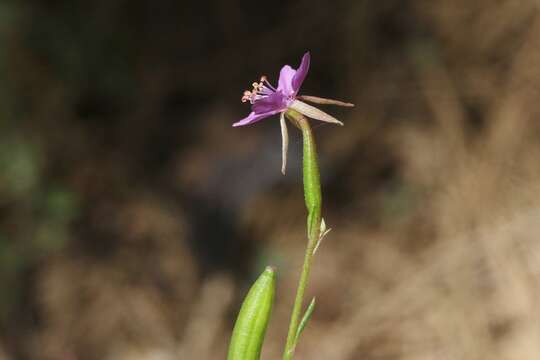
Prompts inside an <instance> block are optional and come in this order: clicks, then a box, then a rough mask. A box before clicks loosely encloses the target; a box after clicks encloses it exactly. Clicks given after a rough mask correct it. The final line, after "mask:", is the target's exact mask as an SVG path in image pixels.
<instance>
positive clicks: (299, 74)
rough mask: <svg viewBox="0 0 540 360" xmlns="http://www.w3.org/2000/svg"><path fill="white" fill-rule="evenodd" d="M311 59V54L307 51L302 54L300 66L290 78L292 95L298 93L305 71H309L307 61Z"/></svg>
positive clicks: (305, 74)
mask: <svg viewBox="0 0 540 360" xmlns="http://www.w3.org/2000/svg"><path fill="white" fill-rule="evenodd" d="M310 61H311V55H310V54H309V51H308V52H307V53H305V54H304V56H303V57H302V62H301V63H300V67H299V68H298V70H296V73H295V74H294V76H293V78H292V89H293V91H294V95H296V94H298V90H300V87H301V86H302V83H303V82H304V80H305V78H306V76H307V73H308V71H309V63H310Z"/></svg>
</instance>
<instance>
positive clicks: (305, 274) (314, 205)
mask: <svg viewBox="0 0 540 360" xmlns="http://www.w3.org/2000/svg"><path fill="white" fill-rule="evenodd" d="M286 115H287V117H288V118H289V120H291V122H292V123H293V124H294V125H296V126H297V127H298V128H299V129H300V130H301V131H302V136H303V148H304V155H303V172H304V198H305V201H306V207H307V210H308V221H307V227H308V244H307V247H306V253H305V255H304V264H303V265H302V273H301V275H300V280H299V282H298V289H297V290H296V297H295V300H294V306H293V310H292V315H291V322H290V324H289V333H288V335H287V343H286V345H285V352H284V353H283V360H291V359H292V358H293V356H294V350H295V348H296V341H297V338H296V334H297V330H298V326H299V322H300V317H301V312H302V305H303V302H304V293H305V290H306V287H307V282H308V279H309V273H310V270H311V263H312V260H313V252H314V250H315V246H316V245H317V241H318V240H319V231H320V224H321V204H322V197H321V185H320V176H319V166H318V163H317V151H316V146H315V140H314V138H313V134H312V132H311V127H310V126H309V122H308V120H307V119H306V118H305V117H304V116H303V115H302V114H300V113H298V112H296V111H293V110H288V111H287V112H286Z"/></svg>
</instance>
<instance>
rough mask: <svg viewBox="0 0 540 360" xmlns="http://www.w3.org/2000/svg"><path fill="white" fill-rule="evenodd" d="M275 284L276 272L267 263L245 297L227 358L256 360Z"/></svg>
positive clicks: (229, 359) (270, 309)
mask: <svg viewBox="0 0 540 360" xmlns="http://www.w3.org/2000/svg"><path fill="white" fill-rule="evenodd" d="M275 287H276V276H275V271H274V268H272V267H270V266H268V267H267V268H266V269H265V270H264V272H263V273H262V274H261V275H260V276H259V278H258V279H257V281H255V283H254V284H253V286H252V287H251V289H250V290H249V293H248V294H247V296H246V298H245V299H244V303H243V304H242V308H241V309H240V313H239V314H238V318H237V319H236V324H235V325H234V330H233V333H232V337H231V343H230V345H229V354H228V356H227V360H259V358H260V356H261V348H262V344H263V341H264V335H265V333H266V327H267V325H268V322H269V321H270V314H271V311H272V305H273V303H274V293H275Z"/></svg>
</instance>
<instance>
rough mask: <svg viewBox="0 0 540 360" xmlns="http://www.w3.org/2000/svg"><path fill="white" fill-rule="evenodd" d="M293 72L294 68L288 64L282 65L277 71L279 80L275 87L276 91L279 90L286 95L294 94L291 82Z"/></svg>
mask: <svg viewBox="0 0 540 360" xmlns="http://www.w3.org/2000/svg"><path fill="white" fill-rule="evenodd" d="M295 74H296V70H294V69H293V68H292V67H290V66H289V65H285V66H284V67H282V68H281V71H280V72H279V80H278V87H277V89H278V91H279V90H281V91H282V92H283V94H285V95H286V96H291V95H294V89H293V86H292V82H293V78H294V75H295Z"/></svg>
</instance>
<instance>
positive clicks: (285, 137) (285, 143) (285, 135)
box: [279, 113, 289, 175]
mask: <svg viewBox="0 0 540 360" xmlns="http://www.w3.org/2000/svg"><path fill="white" fill-rule="evenodd" d="M279 120H280V121H279V122H280V124H281V145H282V146H281V173H282V174H283V175H285V168H286V167H287V149H289V132H288V131H287V122H286V121H285V113H281V116H280V119H279Z"/></svg>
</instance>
